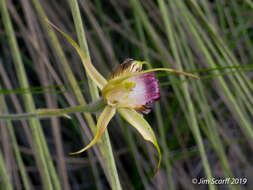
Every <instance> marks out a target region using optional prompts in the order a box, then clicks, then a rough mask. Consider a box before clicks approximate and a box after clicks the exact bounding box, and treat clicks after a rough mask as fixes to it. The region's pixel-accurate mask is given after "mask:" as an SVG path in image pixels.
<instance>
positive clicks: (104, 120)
mask: <svg viewBox="0 0 253 190" xmlns="http://www.w3.org/2000/svg"><path fill="white" fill-rule="evenodd" d="M115 112H116V109H115V108H114V107H111V106H106V107H105V109H104V110H103V112H102V113H101V115H100V116H99V118H98V122H97V126H96V134H95V137H94V139H93V140H92V141H91V142H90V144H88V145H87V146H86V147H84V148H83V149H81V150H79V151H77V152H73V153H70V154H71V155H74V154H80V153H82V152H84V151H85V150H87V149H89V148H90V147H92V146H93V145H94V144H96V143H97V142H98V140H100V138H101V136H102V134H103V133H104V131H105V129H106V127H107V126H108V123H109V122H110V120H111V119H112V117H113V116H114V115H115Z"/></svg>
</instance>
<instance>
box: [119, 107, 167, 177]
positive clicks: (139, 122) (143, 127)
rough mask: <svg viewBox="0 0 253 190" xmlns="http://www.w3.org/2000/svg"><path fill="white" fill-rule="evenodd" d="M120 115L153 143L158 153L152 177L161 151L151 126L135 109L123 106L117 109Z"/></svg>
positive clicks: (158, 166)
mask: <svg viewBox="0 0 253 190" xmlns="http://www.w3.org/2000/svg"><path fill="white" fill-rule="evenodd" d="M118 111H119V113H120V115H121V116H122V117H123V118H124V119H125V120H126V121H127V122H129V123H130V124H131V125H132V126H133V127H134V128H135V129H136V130H137V131H138V132H139V133H140V134H141V135H142V137H143V138H144V139H145V140H147V141H150V142H151V143H153V144H154V146H155V147H156V149H157V151H158V154H159V161H158V164H157V167H156V169H155V172H154V175H153V177H154V176H155V175H156V174H157V172H158V170H159V168H160V165H161V159H162V156H161V151H160V148H159V145H158V143H157V140H156V137H155V133H154V132H153V130H152V128H151V126H150V125H149V124H148V122H147V121H146V120H145V119H144V118H143V116H142V115H141V114H139V113H138V112H136V111H135V110H132V109H125V108H120V109H118Z"/></svg>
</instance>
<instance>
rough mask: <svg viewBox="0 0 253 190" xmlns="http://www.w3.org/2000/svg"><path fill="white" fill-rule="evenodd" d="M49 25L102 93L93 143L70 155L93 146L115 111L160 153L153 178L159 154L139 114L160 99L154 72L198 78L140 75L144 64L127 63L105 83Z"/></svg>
mask: <svg viewBox="0 0 253 190" xmlns="http://www.w3.org/2000/svg"><path fill="white" fill-rule="evenodd" d="M48 22H49V21H48ZM49 23H50V22H49ZM50 25H51V26H52V27H54V28H55V29H56V30H57V31H58V32H60V33H61V34H62V35H63V36H64V37H65V38H66V39H67V40H68V41H69V42H70V43H71V44H72V46H73V47H74V48H75V49H76V51H77V52H78V54H79V55H80V57H81V59H82V63H83V65H84V67H85V69H86V71H87V73H88V75H89V76H90V78H91V79H92V80H93V81H94V82H95V84H96V85H97V86H98V87H99V89H100V90H101V91H102V97H103V100H104V102H105V103H106V106H105V108H104V110H103V111H102V113H101V114H100V116H99V118H98V122H97V126H96V134H95V137H94V138H93V140H92V141H91V142H90V143H89V144H88V145H87V146H86V147H84V148H83V149H81V150H79V151H77V152H73V153H70V154H71V155H75V154H80V153H82V152H84V151H85V150H87V149H89V148H90V147H92V146H93V145H94V144H96V142H98V140H99V139H100V138H101V136H102V134H103V133H104V131H105V129H106V128H107V126H108V123H109V122H110V120H111V119H112V118H113V116H114V115H115V113H116V111H118V112H119V114H120V115H121V116H122V117H123V118H124V119H125V120H126V121H127V122H129V123H130V124H131V125H132V126H133V127H134V128H135V129H136V130H137V131H138V132H139V133H140V134H141V135H142V137H143V138H144V139H145V140H147V141H150V142H151V143H153V145H154V146H155V147H156V149H157V151H158V153H159V161H158V165H157V168H156V170H155V172H154V176H155V175H156V173H157V171H158V169H159V167H160V164H161V151H160V148H159V145H158V143H157V140H156V137H155V134H154V132H153V130H152V128H151V127H150V125H149V124H148V122H147V121H146V120H145V119H144V118H143V115H142V114H141V113H144V114H148V113H149V112H150V111H151V108H152V105H153V103H154V102H155V101H157V100H159V98H160V91H159V86H158V80H157V79H156V78H155V75H154V71H168V72H175V73H178V74H183V75H185V76H190V77H193V78H196V79H199V78H198V77H196V76H194V75H192V74H189V73H185V72H181V71H177V70H174V69H166V68H155V69H149V70H145V71H142V65H143V64H144V63H145V62H142V61H135V60H133V59H127V60H125V61H124V62H123V63H122V64H121V65H119V67H118V68H117V69H116V71H115V72H114V73H112V75H111V77H110V78H109V80H106V79H105V78H104V77H103V76H102V75H101V74H100V73H99V72H98V71H97V70H96V69H95V67H94V66H93V65H92V64H91V63H90V62H89V61H88V60H87V58H86V56H85V53H84V52H83V51H82V50H81V49H80V47H79V46H78V45H77V43H76V42H75V41H74V40H73V39H72V38H71V37H70V36H68V35H67V34H65V33H64V32H63V31H61V30H60V29H59V28H58V27H56V26H55V25H53V24H52V23H50Z"/></svg>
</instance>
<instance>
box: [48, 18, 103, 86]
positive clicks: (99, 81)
mask: <svg viewBox="0 0 253 190" xmlns="http://www.w3.org/2000/svg"><path fill="white" fill-rule="evenodd" d="M46 22H48V23H49V24H50V25H51V26H52V27H53V28H55V29H56V30H57V31H58V32H60V33H61V34H62V35H63V36H64V37H65V38H66V39H67V40H68V41H69V42H70V43H71V45H72V46H73V47H74V48H75V50H76V51H77V53H78V54H79V56H80V57H81V60H82V63H83V65H84V67H85V69H86V71H87V73H88V74H89V76H90V78H91V79H92V80H93V81H94V82H95V84H96V85H97V86H98V87H99V88H100V89H102V88H103V87H104V86H105V85H106V84H107V80H106V79H105V78H104V77H103V76H102V75H101V74H100V73H99V72H98V71H97V70H96V68H95V67H94V66H93V65H92V64H91V63H90V61H89V60H88V59H87V57H86V55H85V53H84V52H83V51H82V50H81V48H80V47H79V45H78V44H77V43H76V42H75V41H74V40H73V39H72V38H71V37H70V36H69V35H67V34H66V33H65V32H63V31H62V30H61V29H60V28H58V27H57V26H55V25H54V24H53V23H51V22H50V21H49V20H46Z"/></svg>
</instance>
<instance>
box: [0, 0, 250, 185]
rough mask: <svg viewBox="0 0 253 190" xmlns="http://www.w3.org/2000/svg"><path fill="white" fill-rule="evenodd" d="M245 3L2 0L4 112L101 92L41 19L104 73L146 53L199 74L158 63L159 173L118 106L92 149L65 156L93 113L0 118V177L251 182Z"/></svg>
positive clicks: (88, 136) (152, 118) (22, 181)
mask: <svg viewBox="0 0 253 190" xmlns="http://www.w3.org/2000/svg"><path fill="white" fill-rule="evenodd" d="M7 2H8V3H7ZM252 8H253V3H252V1H251V0H245V1H240V0H233V1H229V0H215V1H209V0H202V1H196V0H185V1H180V0H179V1H173V0H157V1H154V0H145V1H137V0H131V1H123V0H112V1H99V0H96V1H84V0H82V1H77V0H64V1H50V0H43V1H39V0H32V1H25V0H22V1H19V2H18V3H14V1H13V2H12V1H6V0H0V12H1V20H0V28H1V32H0V41H1V44H0V45H1V49H0V57H1V59H0V85H1V88H0V114H1V115H3V114H6V113H7V112H9V113H10V114H13V113H19V114H20V113H25V112H34V110H35V109H40V108H48V109H57V108H58V109H62V108H66V107H74V106H77V105H83V106H84V107H85V105H86V104H87V103H90V102H93V101H95V100H97V99H98V98H99V95H100V94H99V93H98V91H97V87H96V86H95V85H94V83H93V82H92V80H90V79H89V78H88V77H87V76H86V75H85V69H84V68H83V65H82V62H81V59H80V58H79V56H78V54H77V53H76V52H75V50H74V49H73V48H72V47H71V45H70V44H69V43H67V41H66V40H65V39H64V38H62V36H60V35H58V34H56V33H55V32H54V30H52V29H51V28H50V27H49V24H48V23H47V22H45V19H46V18H48V19H49V20H50V21H51V22H52V23H54V24H55V25H56V26H58V27H59V28H61V29H62V30H63V31H64V32H66V33H67V34H69V35H70V36H71V37H73V38H74V39H76V40H75V41H78V44H79V45H80V48H81V50H83V51H84V52H85V54H86V56H87V59H88V60H90V61H91V63H92V64H93V65H94V67H95V68H96V69H98V70H99V72H100V73H102V74H103V76H104V77H105V78H108V76H109V75H110V72H111V71H113V70H114V68H115V67H116V66H117V65H118V64H119V63H121V62H123V61H124V60H125V59H126V58H128V57H131V58H133V59H136V60H143V61H147V62H149V63H151V64H147V65H144V67H146V68H145V69H152V68H158V67H163V68H164V69H177V70H180V71H184V72H188V73H192V74H194V75H197V76H199V77H200V80H194V79H191V78H187V77H184V76H181V75H180V76H179V75H176V74H173V73H158V74H156V76H157V77H158V79H159V81H160V90H161V100H160V102H159V103H156V104H155V106H154V109H153V112H151V113H150V114H149V115H145V116H144V117H145V119H146V120H147V121H148V122H149V123H150V125H151V126H152V128H153V129H154V132H155V136H156V137H157V141H158V144H159V145H160V148H161V152H162V162H161V168H160V170H159V172H158V174H157V176H156V177H154V178H152V174H153V168H155V167H156V164H157V161H158V157H157V152H156V150H155V149H154V147H152V146H150V144H148V143H147V144H146V143H145V141H143V139H142V137H141V136H140V135H138V133H136V131H135V130H134V129H132V128H130V127H128V126H127V125H128V124H127V123H125V122H124V121H123V120H122V119H121V118H120V117H118V115H116V119H113V120H112V121H111V122H110V124H109V125H111V127H109V131H108V132H105V134H104V135H103V136H102V140H101V141H100V142H99V143H98V144H97V145H96V146H94V148H92V150H88V151H87V153H83V154H82V155H80V156H70V155H69V154H68V153H69V152H73V150H77V149H79V148H81V147H84V146H85V145H87V144H89V142H90V141H91V140H92V139H93V136H94V134H95V123H96V119H95V117H94V116H98V114H97V115H94V114H93V115H92V114H90V113H84V114H75V115H73V120H68V119H67V118H50V119H46V120H38V119H36V118H35V119H34V118H32V119H31V120H29V121H28V122H26V121H23V120H22V121H2V120H1V121H0V123H1V124H0V128H1V130H0V139H1V147H0V148H1V150H0V172H1V174H0V176H4V177H3V178H2V177H0V188H1V189H34V188H37V187H39V188H42V189H65V190H68V189H74V188H79V189H94V188H95V189H99V190H102V189H108V188H111V189H116V190H119V189H121V188H122V189H129V190H133V189H202V188H209V189H220V188H223V187H224V186H220V185H212V184H209V185H207V184H206V185H194V184H193V183H192V179H193V178H197V179H200V178H205V179H207V178H208V179H211V178H213V177H215V178H217V179H218V178H222V179H223V178H232V177H236V178H247V179H248V181H247V183H246V184H241V185H226V187H227V188H228V189H252V188H253V183H252V182H251V181H250V178H252V172H251V170H252V166H251V165H252V162H253V160H252V158H251V156H250V155H251V154H252V151H253V150H252V148H253V129H252V114H253V85H252V74H251V72H252V66H253V64H252V60H253V51H252V47H253V30H252ZM5 129H7V130H5ZM6 134H8V135H7V137H6ZM109 135H110V138H109ZM109 139H110V140H109ZM10 163H11V164H10ZM17 168H18V169H17Z"/></svg>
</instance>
